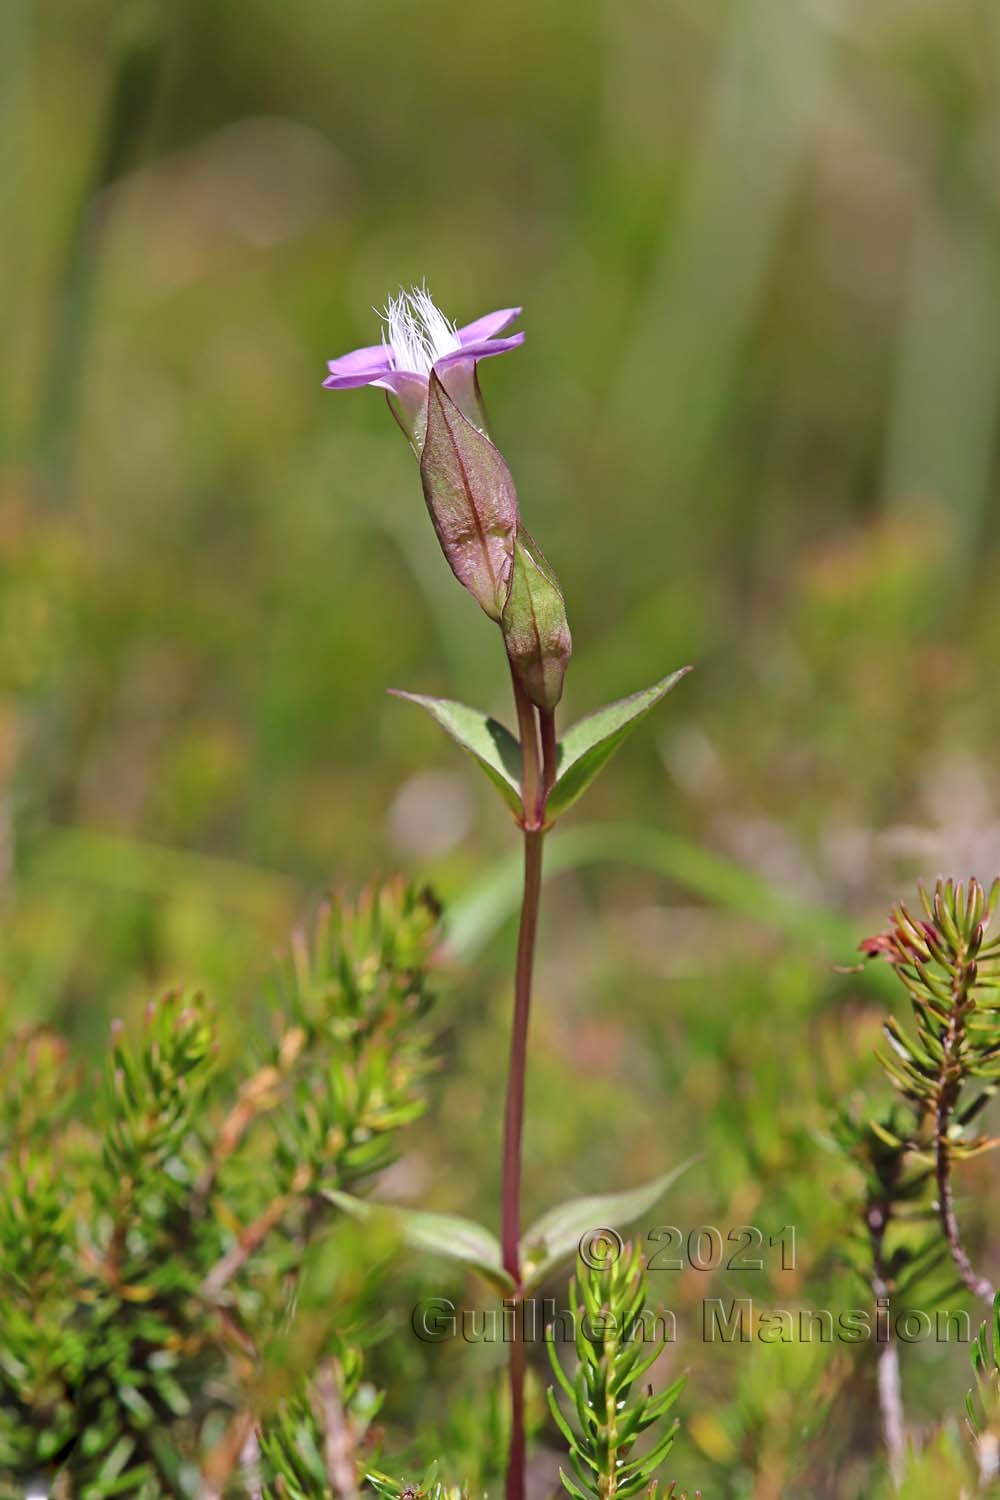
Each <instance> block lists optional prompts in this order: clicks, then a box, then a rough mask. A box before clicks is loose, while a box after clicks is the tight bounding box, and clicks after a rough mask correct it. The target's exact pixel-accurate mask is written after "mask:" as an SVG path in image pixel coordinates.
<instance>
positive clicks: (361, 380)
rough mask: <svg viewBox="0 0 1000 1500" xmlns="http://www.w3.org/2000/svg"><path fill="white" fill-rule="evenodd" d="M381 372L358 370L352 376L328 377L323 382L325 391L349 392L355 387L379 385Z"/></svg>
mask: <svg viewBox="0 0 1000 1500" xmlns="http://www.w3.org/2000/svg"><path fill="white" fill-rule="evenodd" d="M381 375H382V371H381V370H358V371H356V372H355V374H353V375H350V374H348V375H328V376H327V377H326V379H325V380H324V381H323V389H324V390H327V391H351V390H354V389H355V388H356V387H357V386H362V385H375V384H376V383H378V384H381V379H380V377H381Z"/></svg>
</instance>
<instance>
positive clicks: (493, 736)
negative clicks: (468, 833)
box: [390, 688, 521, 813]
mask: <svg viewBox="0 0 1000 1500" xmlns="http://www.w3.org/2000/svg"><path fill="white" fill-rule="evenodd" d="M390 691H391V692H392V694H393V696H394V697H396V698H405V699H406V700H407V701H408V702H409V703H417V704H419V706H420V707H421V708H426V710H427V712H428V713H429V714H430V715H431V717H432V718H433V719H436V720H437V722H438V723H439V724H440V725H441V728H442V729H443V730H444V731H445V733H446V734H450V735H451V737H452V739H453V740H454V741H455V743H456V744H458V745H461V747H462V749H463V750H467V751H468V752H469V754H470V755H471V756H472V757H473V759H474V760H476V761H478V762H479V764H480V766H482V768H483V770H484V771H485V772H486V774H487V776H488V777H489V778H490V780H491V781H492V783H493V785H494V786H495V787H496V788H497V790H498V791H499V792H500V795H501V796H502V797H503V799H504V801H505V802H506V803H507V806H508V807H509V808H510V809H511V811H512V812H514V813H520V811H521V789H520V776H521V747H520V745H519V744H518V742H517V740H516V739H515V738H514V736H513V735H512V734H511V732H510V730H509V729H505V728H504V726H503V725H502V724H501V723H500V722H499V721H498V720H497V719H491V718H489V717H488V716H487V715H486V714H484V713H482V712H480V710H479V709H478V708H470V707H469V706H468V704H466V703H456V702H454V700H453V699H451V698H427V697H425V696H424V695H423V694H422V693H404V692H403V691H402V690H401V689H399V688H392V689H391V690H390Z"/></svg>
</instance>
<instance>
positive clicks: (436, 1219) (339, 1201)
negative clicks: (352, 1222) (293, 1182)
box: [323, 1188, 514, 1295]
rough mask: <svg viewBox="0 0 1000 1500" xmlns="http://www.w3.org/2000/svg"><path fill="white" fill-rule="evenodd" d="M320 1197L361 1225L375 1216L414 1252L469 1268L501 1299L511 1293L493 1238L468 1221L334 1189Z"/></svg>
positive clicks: (455, 1215) (480, 1226) (454, 1215)
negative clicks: (427, 1254)
mask: <svg viewBox="0 0 1000 1500" xmlns="http://www.w3.org/2000/svg"><path fill="white" fill-rule="evenodd" d="M323 1197H324V1198H326V1199H327V1201H328V1202H330V1203H333V1204H334V1205H335V1206H336V1207H337V1208H340V1209H343V1211H344V1213H348V1214H351V1215H352V1216H353V1217H354V1218H355V1219H360V1220H361V1221H362V1222H365V1221H366V1220H368V1219H372V1218H374V1217H375V1216H376V1215H378V1216H379V1217H381V1218H382V1219H383V1221H384V1222H385V1223H387V1224H388V1225H389V1226H390V1228H393V1229H395V1230H396V1231H397V1233H398V1234H399V1237H400V1239H401V1240H402V1241H403V1243H404V1244H406V1245H409V1246H411V1247H412V1248H413V1249H414V1250H426V1251H427V1252H428V1253H429V1254H431V1255H443V1256H445V1257H446V1259H448V1260H454V1261H458V1262H459V1264H460V1265H463V1266H470V1267H471V1268H472V1269H473V1270H474V1271H478V1272H479V1274H480V1276H483V1277H484V1278H485V1279H486V1280H487V1281H488V1282H489V1283H490V1285H491V1286H493V1287H495V1288H496V1289H497V1291H500V1292H503V1293H504V1294H505V1295H506V1293H508V1292H510V1291H512V1290H513V1287H514V1283H513V1282H512V1281H511V1278H510V1277H509V1276H508V1275H507V1272H506V1271H505V1270H504V1269H503V1262H502V1257H501V1253H500V1245H499V1243H498V1241H497V1239H496V1237H495V1235H493V1234H491V1233H490V1231H489V1230H488V1229H485V1228H484V1227H483V1225H482V1224H476V1223H475V1222H474V1221H473V1220H472V1219H462V1218H460V1217H459V1216H458V1215H457V1214H438V1213H431V1212H430V1211H429V1210H427V1209H414V1208H395V1207H392V1206H390V1205H388V1204H384V1203H370V1202H368V1201H367V1199H364V1198H355V1197H354V1196H353V1194H351V1193H344V1192H341V1191H340V1190H339V1189H337V1188H329V1189H327V1190H326V1191H325V1192H324V1193H323Z"/></svg>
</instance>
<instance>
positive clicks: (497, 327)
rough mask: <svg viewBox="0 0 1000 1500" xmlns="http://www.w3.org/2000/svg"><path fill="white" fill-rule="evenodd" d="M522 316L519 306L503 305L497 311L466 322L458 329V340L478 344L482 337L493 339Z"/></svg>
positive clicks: (463, 342)
mask: <svg viewBox="0 0 1000 1500" xmlns="http://www.w3.org/2000/svg"><path fill="white" fill-rule="evenodd" d="M520 316H521V309H520V308H519V307H501V308H500V309H499V310H498V311H497V312H491V313H484V314H483V316H482V317H481V318H476V320H475V322H474V323H466V325H465V327H464V328H459V329H458V341H459V343H460V344H478V343H479V342H480V340H482V339H491V338H493V337H494V336H495V335H496V334H498V333H503V331H504V329H505V328H509V327H510V325H511V323H513V321H514V319H515V318H519V317H520Z"/></svg>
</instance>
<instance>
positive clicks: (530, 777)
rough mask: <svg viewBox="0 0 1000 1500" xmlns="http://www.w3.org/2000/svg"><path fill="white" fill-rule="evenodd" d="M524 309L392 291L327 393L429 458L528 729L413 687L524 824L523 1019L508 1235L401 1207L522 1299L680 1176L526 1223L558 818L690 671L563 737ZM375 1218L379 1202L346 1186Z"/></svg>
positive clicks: (411, 1222) (508, 1177)
mask: <svg viewBox="0 0 1000 1500" xmlns="http://www.w3.org/2000/svg"><path fill="white" fill-rule="evenodd" d="M520 311H521V310H520V308H516V307H508V308H503V309H501V310H500V311H498V312H492V313H487V314H486V315H485V316H483V317H481V318H477V319H476V320H475V321H474V322H472V323H468V324H466V325H465V326H464V327H461V328H459V327H457V326H456V325H455V324H454V323H452V322H451V321H450V320H449V319H448V318H446V317H445V315H444V314H443V313H442V312H440V311H439V309H438V308H437V307H436V306H435V304H434V302H433V301H432V299H431V297H430V295H429V293H428V292H427V290H426V288H424V287H420V288H415V289H413V290H412V291H409V292H400V293H399V294H398V295H397V296H395V297H393V298H391V299H390V301H389V302H388V304H387V306H386V309H385V312H384V314H383V315H382V317H383V336H382V340H381V342H380V343H377V344H371V345H368V346H367V347H365V348H362V349H355V350H354V351H353V352H352V353H350V354H344V355H341V357H340V358H339V359H334V360H331V361H330V363H329V375H328V376H327V379H326V380H325V381H324V385H325V386H326V388H327V389H328V390H350V389H352V388H356V387H359V386H375V387H376V388H377V389H380V390H383V391H385V393H386V399H387V401H388V404H389V407H390V409H391V411H392V414H393V416H394V417H395V419H396V421H397V422H398V424H399V426H400V427H401V428H402V430H403V432H404V433H405V434H406V437H407V438H408V440H409V443H410V446H411V448H412V449H413V452H414V455H415V456H416V458H417V460H418V462H419V465H420V479H421V483H422V485H423V491H424V499H425V500H426V502H427V509H428V511H429V512H430V517H431V521H432V522H433V525H434V530H435V531H436V533H437V537H438V540H439V542H440V543H441V550H442V551H443V553H444V555H445V558H446V559H447V562H448V565H449V566H450V568H451V570H452V572H453V573H454V575H455V577H456V578H457V579H458V581H459V583H460V584H461V585H462V586H463V588H465V589H467V590H468V592H469V593H470V594H471V595H472V597H473V598H474V599H475V600H476V602H477V604H478V605H479V606H480V608H481V609H482V610H483V611H484V612H485V613H486V614H487V615H488V616H489V618H490V619H491V620H493V621H495V622H496V624H497V626H498V627H499V630H500V634H501V638H502V641H503V645H504V649H505V651H506V655H507V660H508V663H509V665H510V673H511V681H512V683H513V689H514V705H515V709H516V713H517V726H518V734H517V738H515V737H514V736H513V735H512V734H511V733H510V731H509V730H507V729H506V728H504V726H503V725H502V724H499V723H497V722H496V721H495V720H493V719H490V718H488V717H487V715H486V714H484V713H482V712H481V711H480V710H478V709H475V708H470V707H468V706H466V705H465V704H462V703H456V702H453V701H451V700H449V699H439V698H427V697H423V696H421V695H418V694H415V693H401V694H400V695H399V696H401V697H404V698H409V699H410V700H411V701H412V702H414V703H417V704H419V705H420V706H421V707H422V708H424V709H426V710H427V711H428V712H429V713H430V714H432V715H433V717H434V718H435V719H436V720H437V722H438V723H439V724H440V725H441V727H442V728H443V729H444V730H446V731H447V733H448V734H450V735H451V736H452V738H453V739H454V740H455V741H457V743H458V744H459V745H461V747H462V748H463V749H464V750H466V751H468V752H469V754H470V755H472V757H473V758H474V759H475V760H476V762H477V763H478V764H479V765H480V766H481V767H482V769H483V770H484V771H485V772H486V774H487V776H488V777H489V778H490V780H491V781H492V782H493V784H494V785H495V786H496V787H497V789H498V791H499V792H500V794H501V795H502V796H503V798H504V800H505V801H506V803H507V805H508V807H509V808H510V810H511V812H512V813H513V814H514V817H515V819H516V821H517V824H518V826H519V827H520V829H521V831H522V837H523V841H524V888H523V896H522V902H521V917H520V928H519V932H518V942H517V959H516V968H515V984H514V1016H513V1026H512V1032H511V1048H510V1066H509V1071H508V1075H507V1097H506V1109H505V1117H504V1131H503V1173H502V1188H501V1204H500V1240H499V1242H497V1240H496V1239H495V1237H494V1236H493V1234H492V1233H491V1232H490V1231H489V1230H487V1229H485V1228H484V1227H483V1226H481V1225H478V1224H471V1223H469V1222H467V1221H465V1220H456V1219H455V1218H454V1217H453V1216H448V1217H443V1216H442V1217H441V1218H438V1217H437V1216H435V1215H431V1214H427V1213H420V1214H418V1215H410V1216H409V1217H407V1216H405V1215H404V1216H400V1221H399V1227H400V1232H401V1233H403V1234H404V1236H407V1237H408V1238H409V1239H410V1240H411V1241H412V1242H413V1243H415V1244H418V1245H420V1246H421V1247H423V1248H425V1249H426V1248H431V1249H434V1250H436V1251H437V1252H438V1253H439V1254H443V1255H448V1256H451V1257H453V1258H455V1259H457V1260H460V1261H462V1262H464V1263H465V1264H467V1265H471V1266H474V1267H475V1268H476V1269H477V1270H478V1271H479V1272H480V1273H481V1274H482V1275H483V1276H485V1277H486V1279H487V1280H488V1281H489V1282H490V1283H491V1285H492V1286H493V1287H494V1289H496V1290H498V1291H501V1292H502V1293H503V1294H504V1295H505V1296H507V1297H512V1298H513V1299H514V1300H515V1302H516V1303H520V1302H521V1301H522V1300H523V1298H524V1296H525V1295H526V1293H528V1292H529V1291H530V1290H531V1289H532V1288H533V1287H535V1286H537V1285H539V1284H540V1282H541V1281H542V1279H543V1278H544V1277H545V1276H546V1275H548V1274H549V1273H550V1272H551V1271H552V1270H553V1269H554V1268H555V1267H556V1266H557V1265H558V1264H560V1263H561V1262H563V1261H565V1260H567V1259H568V1258H569V1257H570V1256H571V1255H572V1254H573V1253H574V1252H575V1250H576V1247H577V1244H578V1242H579V1240H580V1237H581V1235H582V1234H583V1233H584V1232H585V1231H587V1230H590V1229H593V1228H594V1227H595V1226H597V1225H604V1226H609V1227H612V1228H614V1227H616V1226H617V1225H620V1224H625V1223H628V1222H630V1221H631V1220H632V1219H634V1218H636V1217H637V1216H638V1215H639V1214H643V1213H646V1212H648V1211H649V1209H651V1208H652V1207H653V1205H654V1204H655V1203H656V1201H657V1199H658V1198H659V1197H660V1195H661V1193H662V1192H663V1191H664V1189H665V1188H666V1186H667V1183H668V1181H670V1180H672V1179H673V1177H674V1176H675V1175H676V1172H673V1173H669V1174H668V1175H667V1176H666V1177H661V1178H658V1179H657V1180H656V1181H655V1182H652V1183H648V1184H645V1185H644V1186H643V1187H641V1188H637V1189H634V1190H632V1191H630V1192H624V1193H614V1194H609V1195H605V1196H603V1197H590V1198H585V1199H577V1200H575V1201H573V1202H570V1203H566V1204H563V1205H562V1206H561V1207H559V1208H556V1209H553V1210H550V1211H549V1212H548V1213H547V1214H545V1215H544V1216H543V1218H542V1219H540V1220H539V1221H538V1223H536V1224H535V1225H534V1226H532V1228H530V1229H528V1230H527V1231H526V1232H523V1233H522V1229H521V1137H522V1130H523V1122H524V1082H525V1067H526V1061H527V1040H528V1018H529V1014H530V1009H531V984H532V970H533V965H534V953H535V937H536V932H537V927H538V911H539V901H540V896H541V882H542V846H543V843H544V840H545V835H546V834H547V833H548V831H549V830H550V828H551V827H552V825H553V823H554V822H555V821H556V819H557V818H558V817H559V816H560V815H561V814H562V813H564V812H565V811H566V810H567V809H568V808H569V807H570V806H572V804H573V803H574V802H575V801H576V800H577V798H579V797H580V796H581V795H582V793H583V792H584V791H585V790H586V788H587V787H588V785H589V784H590V782H591V781H592V780H593V779H594V777H595V776H596V775H597V773H598V772H599V771H600V770H601V768H602V767H603V766H604V764H605V763H606V762H607V761H608V760H609V759H610V758H611V756H612V755H613V754H614V752H615V750H617V748H618V747H619V745H620V744H621V743H622V741H623V740H624V739H625V737H626V736H627V734H628V733H629V731H630V730H631V729H632V728H633V727H634V726H635V724H636V723H637V722H638V720H639V719H641V718H642V717H643V715H644V714H646V713H648V711H649V710H650V709H651V708H652V707H653V705H654V704H655V703H657V702H659V700H660V699H661V698H662V697H664V695H665V694H666V693H668V692H669V691H670V689H671V688H672V687H673V686H674V685H675V683H677V682H678V681H679V679H680V678H681V677H682V676H683V675H684V673H685V672H686V671H688V670H689V669H688V668H686V667H685V668H682V669H681V670H680V671H678V672H673V673H671V674H670V675H669V676H668V677H665V678H663V679H662V681H660V682H658V683H656V684H655V685H654V686H653V687H650V688H647V689H645V690H644V691H642V692H638V693H634V694H633V695H632V696H631V697H629V698H623V699H621V700H620V701H619V702H617V703H612V704H610V705H608V706H607V707H605V708H602V709H599V710H598V711H597V712H596V713H594V714H591V715H590V716H589V717H588V718H585V719H583V720H581V721H580V722H579V723H577V724H575V725H574V726H573V727H572V728H571V729H570V730H569V731H568V732H567V733H566V734H565V735H564V736H563V737H562V739H561V740H560V739H559V737H558V735H557V731H556V718H555V716H556V708H557V706H558V704H559V701H560V699H561V697H562V693H563V682H564V678H565V674H566V669H567V667H568V666H569V661H570V656H571V653H572V640H571V636H570V630H569V625H568V623H567V619H566V607H565V603H564V601H563V595H562V590H561V589H560V587H559V582H558V579H557V578H556V575H555V573H554V571H553V569H552V567H551V566H550V564H549V563H548V562H547V561H546V559H545V556H544V555H543V553H542V551H541V549H540V548H539V547H538V546H537V544H536V543H535V541H534V540H533V538H532V537H531V535H530V534H529V532H528V531H527V529H526V527H525V526H524V523H523V522H522V520H521V513H520V508H519V505H518V498H517V491H516V489H515V487H514V481H513V478H512V477H511V473H510V469H509V468H508V467H507V464H506V462H505V461H504V458H503V456H502V454H501V453H500V451H499V449H498V448H497V447H496V445H495V443H494V442H493V439H492V437H491V435H490V432H489V427H488V423H487V419H486V412H485V409H484V406H483V402H482V398H481V395H480V389H479V378H478V366H479V362H480V360H483V359H487V358H490V357H491V356H493V355H497V354H506V353H509V352H510V351H511V350H513V349H516V348H518V347H519V346H520V345H521V344H522V343H523V342H524V334H523V333H509V332H508V330H509V329H510V327H511V325H512V324H513V323H514V322H516V321H517V319H518V317H519V316H520ZM338 1198H339V1200H340V1202H341V1206H342V1207H343V1208H345V1209H347V1210H348V1211H349V1212H353V1213H355V1214H357V1215H359V1216H365V1215H366V1214H368V1213H370V1212H371V1205H370V1204H369V1203H364V1202H361V1201H359V1200H356V1199H352V1198H351V1197H350V1196H349V1195H346V1194H340V1195H338ZM524 1373H525V1348H524V1342H523V1340H522V1339H520V1338H518V1339H516V1340H515V1341H514V1342H512V1343H511V1346H510V1394H511V1440H510V1453H509V1461H508V1471H507V1497H508V1500H523V1495H524V1470H525V1434H524Z"/></svg>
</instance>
